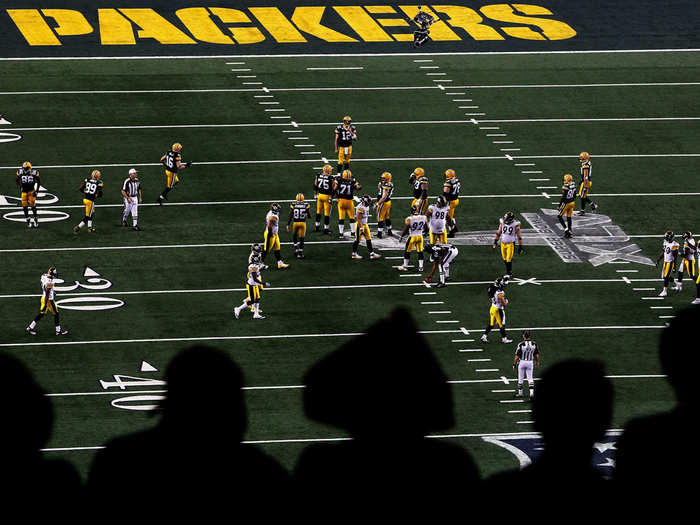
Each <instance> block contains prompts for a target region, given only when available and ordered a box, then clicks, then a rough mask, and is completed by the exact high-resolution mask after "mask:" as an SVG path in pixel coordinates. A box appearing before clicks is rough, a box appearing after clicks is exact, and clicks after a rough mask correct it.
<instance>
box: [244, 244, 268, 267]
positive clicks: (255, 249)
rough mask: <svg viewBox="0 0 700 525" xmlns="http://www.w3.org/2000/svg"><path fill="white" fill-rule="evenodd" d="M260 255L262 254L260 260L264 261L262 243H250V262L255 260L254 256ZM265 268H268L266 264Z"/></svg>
mask: <svg viewBox="0 0 700 525" xmlns="http://www.w3.org/2000/svg"><path fill="white" fill-rule="evenodd" d="M254 255H258V256H260V260H261V261H262V256H263V247H262V245H261V244H260V243H257V242H254V243H253V244H251V245H250V255H249V256H248V264H250V263H251V262H253V256H254ZM262 266H263V270H267V266H265V265H264V264H263V265H262Z"/></svg>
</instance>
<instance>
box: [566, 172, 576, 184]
mask: <svg viewBox="0 0 700 525" xmlns="http://www.w3.org/2000/svg"><path fill="white" fill-rule="evenodd" d="M572 180H574V179H573V177H572V176H571V175H569V174H568V173H565V174H564V182H565V183H567V182H571V181H572Z"/></svg>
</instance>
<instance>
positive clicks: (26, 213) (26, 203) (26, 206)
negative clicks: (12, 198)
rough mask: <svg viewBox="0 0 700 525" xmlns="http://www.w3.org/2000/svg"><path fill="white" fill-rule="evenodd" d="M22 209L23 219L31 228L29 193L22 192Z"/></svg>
mask: <svg viewBox="0 0 700 525" xmlns="http://www.w3.org/2000/svg"><path fill="white" fill-rule="evenodd" d="M22 211H23V212H24V220H25V221H27V227H28V228H31V227H32V223H31V222H30V221H29V194H28V193H27V192H24V191H23V192H22Z"/></svg>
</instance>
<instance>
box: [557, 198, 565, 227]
mask: <svg viewBox="0 0 700 525" xmlns="http://www.w3.org/2000/svg"><path fill="white" fill-rule="evenodd" d="M565 209H566V204H560V205H559V213H557V220H558V221H559V224H561V227H562V228H564V232H566V231H567V229H566V224H565V223H564V218H563V216H564V210H565Z"/></svg>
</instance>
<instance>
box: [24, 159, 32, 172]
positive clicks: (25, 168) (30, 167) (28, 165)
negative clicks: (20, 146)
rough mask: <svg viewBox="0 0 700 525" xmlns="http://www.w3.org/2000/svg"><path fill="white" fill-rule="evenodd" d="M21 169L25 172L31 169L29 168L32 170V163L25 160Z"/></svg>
mask: <svg viewBox="0 0 700 525" xmlns="http://www.w3.org/2000/svg"><path fill="white" fill-rule="evenodd" d="M22 169H23V170H24V171H27V172H28V171H31V170H32V163H31V162H29V161H28V160H27V161H25V162H24V163H23V164H22Z"/></svg>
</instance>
